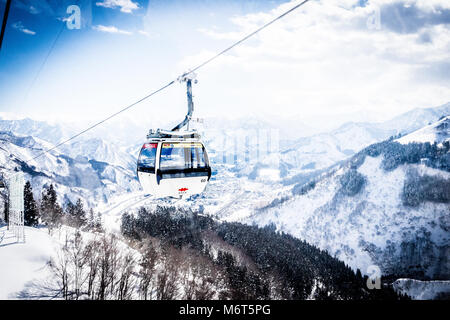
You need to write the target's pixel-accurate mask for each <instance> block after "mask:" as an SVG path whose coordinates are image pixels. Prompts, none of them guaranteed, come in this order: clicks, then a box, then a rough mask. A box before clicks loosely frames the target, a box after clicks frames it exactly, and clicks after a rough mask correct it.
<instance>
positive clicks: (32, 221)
mask: <svg viewBox="0 0 450 320" xmlns="http://www.w3.org/2000/svg"><path fill="white" fill-rule="evenodd" d="M23 201H24V223H25V225H26V226H30V227H34V226H37V225H38V223H39V212H38V208H37V204H36V201H35V200H34V197H33V188H32V187H31V183H30V181H27V182H26V183H25V187H24V190H23Z"/></svg>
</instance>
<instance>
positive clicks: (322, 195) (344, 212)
mask: <svg viewBox="0 0 450 320" xmlns="http://www.w3.org/2000/svg"><path fill="white" fill-rule="evenodd" d="M414 114H416V115H417V114H420V115H421V116H423V114H424V113H418V112H414V113H410V114H409V115H408V117H410V116H411V115H414ZM436 116H439V114H436ZM401 119H402V118H401ZM420 121H421V122H420V123H423V122H428V121H425V120H423V119H421V120H420ZM412 122H414V121H413V119H411V123H412ZM400 123H404V124H406V123H410V122H406V121H404V122H400ZM415 123H418V121H416V122H415ZM435 141H436V142H437V145H436V146H434V145H433V144H434V142H435ZM446 141H447V142H446ZM449 141H450V117H449V116H447V117H444V118H442V119H441V120H439V121H436V122H435V123H433V124H431V125H427V126H425V127H424V128H421V129H419V130H417V131H414V132H412V133H411V134H408V135H405V136H403V137H401V138H400V139H397V140H391V141H385V142H382V143H376V144H372V145H370V146H368V147H367V148H365V149H363V150H362V151H360V152H358V153H356V154H355V155H354V156H352V157H350V158H348V159H347V160H346V161H344V162H342V163H341V164H338V165H334V166H333V167H331V168H330V169H329V170H326V171H324V172H323V173H322V174H321V175H320V176H317V177H314V178H312V179H310V180H309V181H308V182H305V183H303V184H298V185H296V186H295V187H294V188H293V189H292V194H291V195H290V196H287V197H285V198H282V199H278V201H273V202H272V204H271V205H269V206H267V207H265V208H264V209H261V210H256V211H255V212H254V214H253V215H251V216H249V217H247V218H246V219H244V221H246V222H247V223H250V224H251V223H257V224H258V225H267V224H273V225H274V226H276V228H277V230H279V231H283V232H287V233H289V234H292V235H294V236H296V237H298V238H300V239H304V240H306V241H307V242H308V243H312V244H314V245H317V246H319V247H320V248H322V249H324V250H327V251H328V252H329V253H331V254H332V255H335V256H336V257H338V258H339V259H341V260H343V261H345V262H346V263H348V264H349V265H350V266H352V267H353V268H360V269H361V270H362V271H363V272H366V270H367V268H368V266H370V265H377V266H379V267H380V269H381V270H382V272H383V274H390V275H398V276H402V277H415V278H420V279H428V278H436V279H449V278H450V232H449V231H450V215H449V212H450V143H448V142H449ZM444 142H445V143H444ZM408 143H411V144H408Z"/></svg>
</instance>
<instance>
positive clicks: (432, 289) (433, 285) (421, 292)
mask: <svg viewBox="0 0 450 320" xmlns="http://www.w3.org/2000/svg"><path fill="white" fill-rule="evenodd" d="M393 287H394V289H395V290H396V291H397V292H401V293H403V294H405V293H406V294H407V295H408V296H410V297H411V298H412V299H414V300H431V299H435V298H436V297H437V295H438V294H439V293H446V294H448V295H450V280H441V281H439V280H434V281H420V280H415V279H397V280H396V281H395V282H394V283H393Z"/></svg>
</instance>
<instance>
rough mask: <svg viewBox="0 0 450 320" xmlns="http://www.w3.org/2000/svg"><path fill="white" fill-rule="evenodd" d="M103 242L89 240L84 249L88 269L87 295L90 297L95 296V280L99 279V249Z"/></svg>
mask: <svg viewBox="0 0 450 320" xmlns="http://www.w3.org/2000/svg"><path fill="white" fill-rule="evenodd" d="M100 245H101V242H100V241H98V240H97V239H93V240H91V241H89V242H88V243H87V245H86V247H85V249H84V255H85V259H86V260H85V262H86V267H87V269H88V271H87V296H88V298H90V299H94V298H95V292H96V288H95V280H96V279H97V275H98V269H99V256H100V254H99V251H98V248H99V247H100Z"/></svg>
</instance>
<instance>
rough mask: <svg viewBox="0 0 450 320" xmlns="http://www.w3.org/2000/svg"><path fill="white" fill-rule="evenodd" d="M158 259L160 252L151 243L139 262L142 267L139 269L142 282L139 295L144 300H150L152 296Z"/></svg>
mask: <svg viewBox="0 0 450 320" xmlns="http://www.w3.org/2000/svg"><path fill="white" fill-rule="evenodd" d="M157 260H158V252H157V251H156V250H155V248H154V247H153V246H152V245H151V243H149V245H148V247H147V248H146V249H145V251H144V253H143V255H142V258H141V261H140V263H139V265H140V267H141V269H140V271H139V276H140V282H139V296H140V298H141V299H143V300H148V298H150V299H151V298H152V286H151V284H152V281H153V276H154V273H155V266H156V262H157ZM149 293H150V297H149Z"/></svg>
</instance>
